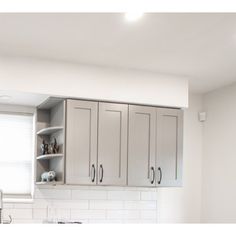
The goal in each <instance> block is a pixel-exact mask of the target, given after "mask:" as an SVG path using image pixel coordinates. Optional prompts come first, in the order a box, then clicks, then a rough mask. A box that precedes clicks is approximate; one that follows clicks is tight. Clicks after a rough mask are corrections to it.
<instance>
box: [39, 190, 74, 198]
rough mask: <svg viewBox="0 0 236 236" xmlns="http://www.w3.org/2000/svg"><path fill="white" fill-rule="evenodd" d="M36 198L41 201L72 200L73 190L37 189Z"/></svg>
mask: <svg viewBox="0 0 236 236" xmlns="http://www.w3.org/2000/svg"><path fill="white" fill-rule="evenodd" d="M35 198H39V199H42V198H43V199H44V198H46V199H70V198H71V190H69V189H37V190H36V191H35Z"/></svg>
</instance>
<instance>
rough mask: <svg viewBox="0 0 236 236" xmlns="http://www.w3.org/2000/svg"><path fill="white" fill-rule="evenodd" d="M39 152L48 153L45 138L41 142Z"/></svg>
mask: <svg viewBox="0 0 236 236" xmlns="http://www.w3.org/2000/svg"><path fill="white" fill-rule="evenodd" d="M41 153H42V155H46V154H49V151H48V144H47V143H46V142H45V140H43V143H42V144H41Z"/></svg>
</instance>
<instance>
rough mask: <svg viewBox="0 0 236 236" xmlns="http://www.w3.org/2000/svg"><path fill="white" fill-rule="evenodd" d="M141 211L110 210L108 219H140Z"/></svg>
mask: <svg viewBox="0 0 236 236" xmlns="http://www.w3.org/2000/svg"><path fill="white" fill-rule="evenodd" d="M139 216H140V214H139V211H137V210H108V211H107V218H108V219H123V220H125V219H139Z"/></svg>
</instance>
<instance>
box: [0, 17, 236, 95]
mask: <svg viewBox="0 0 236 236" xmlns="http://www.w3.org/2000/svg"><path fill="white" fill-rule="evenodd" d="M0 55H13V56H14V55H16V56H30V57H40V58H45V59H56V60H65V61H71V62H79V63H86V64H97V65H105V66H112V67H125V68H138V69H145V70H150V71H156V72H159V73H167V74H173V75H175V74H176V75H184V76H188V77H189V82H190V89H191V90H192V91H195V92H207V91H210V90H213V89H215V88H218V87H221V86H224V85H226V84H229V83H232V82H234V81H236V66H235V64H236V14H212V13H211V14H196V13H194V14H179V13H175V14H173V13H170V14H165V13H152V14H151V13H148V14H147V13H146V14H145V15H144V16H143V18H141V19H140V20H139V21H137V22H127V21H126V19H125V17H124V14H121V13H112V14H110V13H109V14H107V13H97V14H96V13H87V14H85V13H76V14H0Z"/></svg>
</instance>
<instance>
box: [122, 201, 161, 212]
mask: <svg viewBox="0 0 236 236" xmlns="http://www.w3.org/2000/svg"><path fill="white" fill-rule="evenodd" d="M156 207H157V204H156V201H125V202H124V209H140V210H141V209H148V210H150V209H156Z"/></svg>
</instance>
